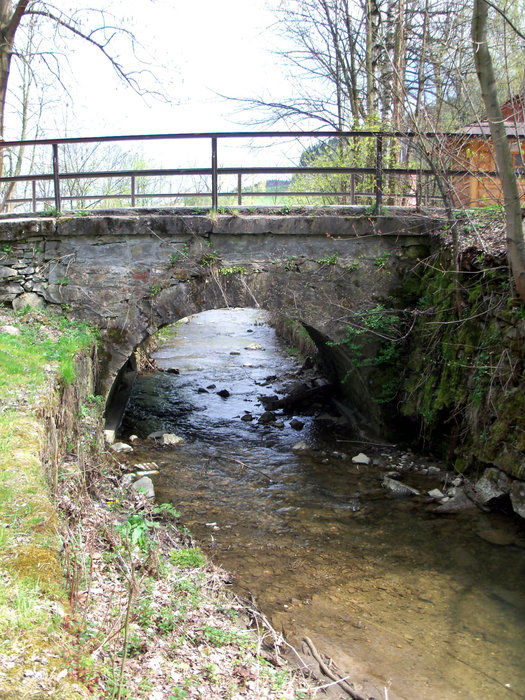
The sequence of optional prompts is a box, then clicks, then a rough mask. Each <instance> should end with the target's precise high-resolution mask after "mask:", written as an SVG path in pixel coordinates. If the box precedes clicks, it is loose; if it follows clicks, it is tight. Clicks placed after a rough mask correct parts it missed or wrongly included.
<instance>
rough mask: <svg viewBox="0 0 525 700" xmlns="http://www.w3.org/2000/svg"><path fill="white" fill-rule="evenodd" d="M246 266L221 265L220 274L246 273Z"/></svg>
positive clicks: (226, 275)
mask: <svg viewBox="0 0 525 700" xmlns="http://www.w3.org/2000/svg"><path fill="white" fill-rule="evenodd" d="M245 273H246V267H245V266H244V265H229V266H227V267H219V274H220V275H224V276H225V277H229V276H230V275H244V274H245Z"/></svg>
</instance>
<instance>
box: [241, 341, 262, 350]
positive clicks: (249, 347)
mask: <svg viewBox="0 0 525 700" xmlns="http://www.w3.org/2000/svg"><path fill="white" fill-rule="evenodd" d="M244 349H245V350H264V348H263V346H262V345H259V343H250V344H249V345H247V346H246V347H245V348H244Z"/></svg>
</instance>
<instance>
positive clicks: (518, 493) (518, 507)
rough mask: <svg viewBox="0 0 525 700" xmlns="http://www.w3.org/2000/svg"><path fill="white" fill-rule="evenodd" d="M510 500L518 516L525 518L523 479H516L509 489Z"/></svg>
mask: <svg viewBox="0 0 525 700" xmlns="http://www.w3.org/2000/svg"><path fill="white" fill-rule="evenodd" d="M510 500H511V503H512V509H513V510H514V512H515V513H517V514H518V515H519V516H520V517H522V518H525V481H519V480H518V479H516V481H515V482H514V483H513V484H512V487H511V489H510Z"/></svg>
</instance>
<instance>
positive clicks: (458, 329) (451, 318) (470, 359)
mask: <svg viewBox="0 0 525 700" xmlns="http://www.w3.org/2000/svg"><path fill="white" fill-rule="evenodd" d="M432 263H433V264H432V265H429V266H428V267H426V268H423V267H421V270H422V274H421V277H420V279H419V283H418V284H416V288H415V290H414V291H416V292H417V295H418V297H419V301H418V311H419V313H420V318H419V320H418V322H417V323H416V325H415V327H414V332H413V333H412V335H411V337H410V343H409V346H408V348H407V351H406V355H405V357H406V359H407V362H406V369H405V373H404V380H403V391H402V394H401V397H400V400H401V411H402V413H403V414H404V415H405V416H407V417H409V418H410V419H411V420H413V421H415V422H416V423H417V425H418V426H419V429H420V434H421V438H422V440H423V441H424V442H425V443H426V444H427V445H432V446H433V449H441V452H442V456H443V457H444V458H445V459H448V460H449V462H451V463H452V464H453V465H454V466H455V468H456V469H457V470H459V471H463V470H465V469H468V468H469V467H472V466H474V465H476V464H480V463H481V464H483V463H486V464H487V463H491V464H495V465H497V466H499V467H500V468H502V469H503V470H504V471H506V472H507V473H509V474H512V475H513V476H516V477H521V478H523V466H522V465H523V464H524V463H525V461H524V458H525V414H524V412H523V396H524V395H525V375H524V369H525V366H524V353H523V342H524V338H525V310H524V308H523V305H522V304H521V302H520V301H519V300H517V299H516V298H514V297H513V294H512V289H511V283H510V279H509V272H508V267H507V265H506V261H505V258H504V256H501V259H499V260H498V259H496V260H494V259H490V258H488V257H486V256H484V255H483V254H480V253H474V252H470V253H467V254H465V255H464V256H463V260H462V271H461V272H460V274H459V280H458V283H459V303H460V309H459V313H458V308H457V304H456V281H455V275H454V272H453V271H452V270H451V269H450V267H449V266H448V265H447V263H446V261H445V260H443V261H440V260H439V259H435V260H433V261H432Z"/></svg>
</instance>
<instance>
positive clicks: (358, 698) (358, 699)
mask: <svg viewBox="0 0 525 700" xmlns="http://www.w3.org/2000/svg"><path fill="white" fill-rule="evenodd" d="M303 639H304V641H305V642H306V645H307V646H308V648H309V649H310V652H311V653H312V656H313V657H314V659H315V660H316V661H317V663H318V664H319V668H320V669H321V671H322V672H323V673H324V675H325V676H328V678H331V679H332V680H333V681H335V682H336V683H337V684H338V685H339V687H340V688H341V690H344V691H345V693H346V694H347V695H349V696H350V697H351V698H353V700H367V698H365V696H364V695H361V693H358V692H357V691H356V690H354V689H353V688H352V687H351V686H350V685H349V684H348V683H347V682H346V680H345V679H344V678H338V677H337V676H336V675H335V673H333V672H332V671H331V670H330V669H329V668H328V666H327V665H326V664H325V662H324V661H323V660H322V658H321V657H320V656H319V652H318V651H317V649H316V648H315V645H314V643H313V642H312V640H311V639H310V638H309V637H303Z"/></svg>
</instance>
